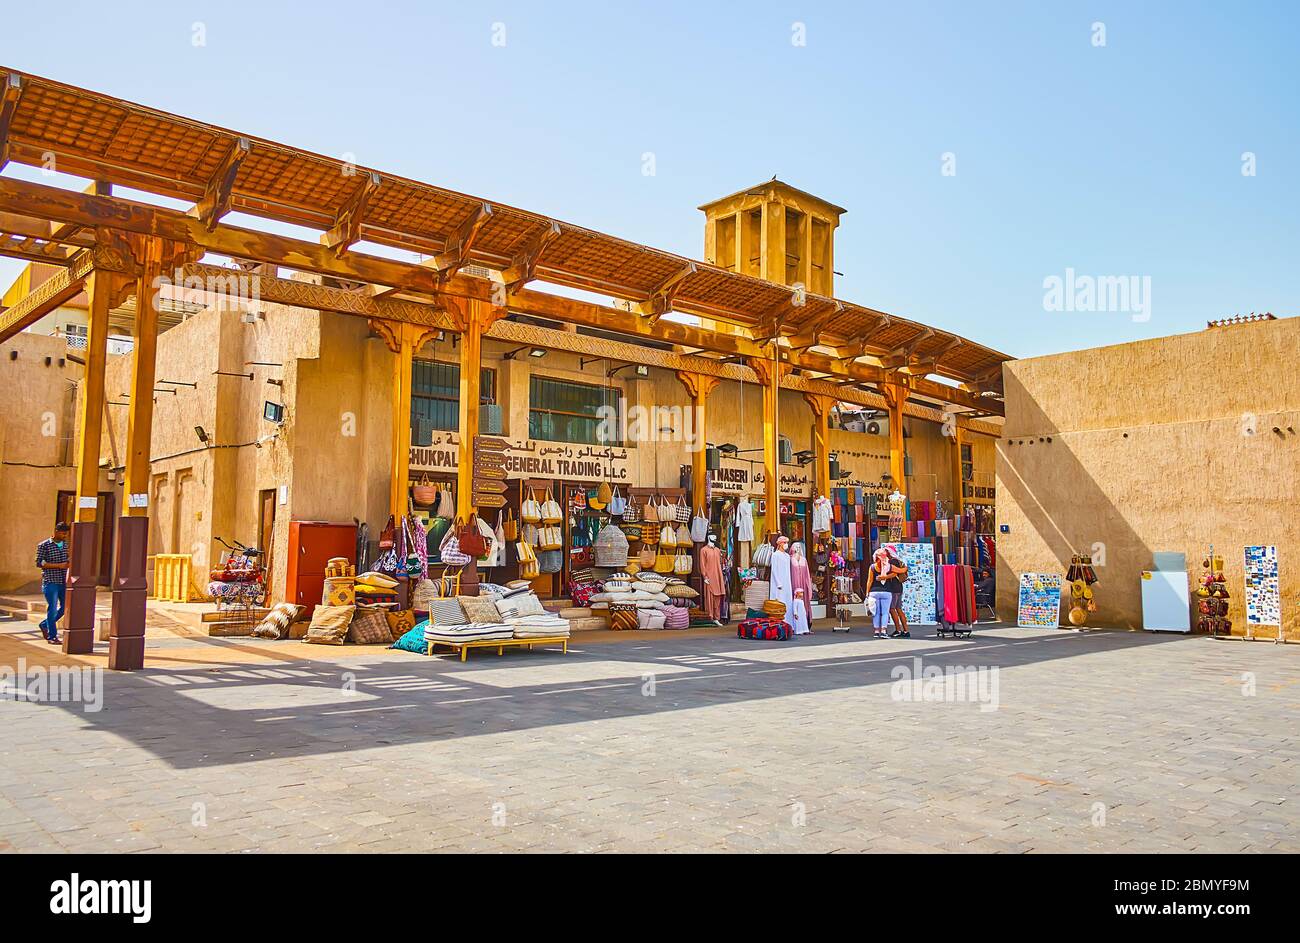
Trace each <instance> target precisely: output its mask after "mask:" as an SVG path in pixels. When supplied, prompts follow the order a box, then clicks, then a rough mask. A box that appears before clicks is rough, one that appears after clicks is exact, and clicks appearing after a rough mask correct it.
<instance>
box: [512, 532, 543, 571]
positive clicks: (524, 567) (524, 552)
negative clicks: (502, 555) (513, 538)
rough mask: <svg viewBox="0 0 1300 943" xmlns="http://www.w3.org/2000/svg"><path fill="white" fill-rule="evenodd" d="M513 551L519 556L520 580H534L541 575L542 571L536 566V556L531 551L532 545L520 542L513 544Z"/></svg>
mask: <svg viewBox="0 0 1300 943" xmlns="http://www.w3.org/2000/svg"><path fill="white" fill-rule="evenodd" d="M515 550H516V552H517V553H518V554H519V578H520V579H525V580H535V579H537V577H539V576H541V575H542V571H541V570H540V569H539V568H538V566H537V554H536V553H535V552H534V551H533V546H532V544H530V543H528V542H527V541H523V540H521V541H519V543H517V544H515Z"/></svg>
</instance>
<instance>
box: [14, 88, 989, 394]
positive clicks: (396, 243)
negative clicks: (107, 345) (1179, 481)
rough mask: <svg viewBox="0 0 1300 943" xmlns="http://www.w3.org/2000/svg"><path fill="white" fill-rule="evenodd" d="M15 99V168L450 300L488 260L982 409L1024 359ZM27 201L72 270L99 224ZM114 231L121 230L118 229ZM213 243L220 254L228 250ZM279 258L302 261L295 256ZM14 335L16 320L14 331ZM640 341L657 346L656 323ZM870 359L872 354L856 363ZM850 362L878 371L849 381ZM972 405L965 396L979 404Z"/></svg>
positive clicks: (523, 280)
mask: <svg viewBox="0 0 1300 943" xmlns="http://www.w3.org/2000/svg"><path fill="white" fill-rule="evenodd" d="M0 93H2V95H3V97H0V170H3V167H4V165H5V163H6V162H7V161H9V160H13V161H16V162H20V163H25V164H31V165H36V166H42V165H48V163H49V162H50V159H51V157H52V158H53V161H54V165H55V166H56V168H57V169H58V170H59V171H60V172H63V173H68V174H72V175H76V176H81V177H85V178H87V179H89V180H92V181H99V182H102V183H107V184H110V185H112V184H117V185H121V186H126V187H131V188H134V189H138V190H142V191H145V192H148V193H152V194H157V195H159V196H165V197H171V198H176V199H180V200H184V201H187V202H191V203H193V204H194V209H193V210H191V211H190V213H189V214H188V215H189V216H191V217H193V218H194V219H196V220H197V221H198V222H199V223H201V224H202V226H203V227H204V228H205V229H206V230H207V231H209V232H213V231H215V230H217V229H218V227H219V226H220V225H221V224H220V220H221V218H222V217H223V216H224V215H226V214H227V213H230V212H240V213H244V214H249V215H252V216H257V217H262V218H266V219H271V220H276V221H278V222H284V223H293V224H298V225H302V226H307V227H311V228H314V229H317V230H320V231H322V232H323V233H324V235H323V236H322V237H321V243H322V245H323V247H324V248H325V249H327V250H329V251H330V252H332V253H333V254H334V256H335V257H336V258H338V259H340V260H342V259H345V258H346V259H358V260H362V259H371V260H376V261H377V259H376V257H374V256H364V255H362V254H361V253H359V252H350V251H349V247H351V246H353V245H354V244H356V243H358V242H371V243H376V244H381V245H385V246H391V247H397V248H401V249H405V250H409V251H412V252H416V253H421V254H424V255H427V256H430V257H431V258H430V259H429V261H428V262H426V263H425V268H426V270H432V271H431V274H432V275H433V280H432V282H431V283H430V284H431V285H432V286H433V287H434V289H435V290H437V289H444V288H447V287H448V286H450V285H451V284H452V280H454V279H456V278H457V277H458V276H459V275H460V274H461V273H462V272H463V271H464V270H465V269H466V267H467V266H470V265H478V266H484V267H486V268H488V269H491V270H493V271H494V272H498V273H500V275H499V278H500V280H501V281H503V282H504V283H505V286H506V287H507V289H509V290H510V291H511V292H512V293H513V292H519V291H521V290H523V288H524V286H525V285H527V284H528V283H529V282H530V281H534V280H536V281H542V282H547V283H552V284H555V285H561V286H566V287H569V288H577V289H585V290H589V291H593V292H597V293H601V294H605V295H609V296H612V297H614V298H617V299H621V300H622V301H624V302H625V303H626V309H627V311H628V312H629V313H630V314H632V315H634V316H639V317H641V318H643V319H645V320H646V321H647V322H648V323H649V324H650V325H652V326H654V327H656V328H660V329H664V331H665V336H668V335H669V334H671V333H672V332H669V331H668V329H669V327H670V325H669V324H668V323H666V322H659V318H660V317H661V316H662V315H663V314H665V313H667V312H669V311H676V312H682V313H685V314H690V315H697V316H700V317H703V318H707V319H712V320H715V321H722V322H727V323H729V324H733V325H737V326H738V327H739V328H740V332H739V340H740V341H744V342H747V343H749V342H752V344H754V345H763V344H767V343H768V342H771V341H776V343H777V344H778V346H779V347H781V348H782V349H784V350H787V351H788V352H789V353H788V356H789V359H790V360H791V362H792V363H793V364H794V365H796V366H804V367H805V368H807V369H812V370H815V371H820V372H824V373H827V374H828V375H832V376H834V375H837V374H840V375H844V376H847V377H849V378H850V379H857V380H861V381H864V382H872V381H876V382H878V381H879V380H880V379H881V378H883V377H885V376H887V375H893V374H894V373H896V372H897V373H901V374H903V375H907V376H910V377H916V378H918V380H919V379H920V378H923V377H925V376H926V375H927V374H935V375H937V376H941V377H944V378H946V379H947V380H948V381H950V382H954V383H956V384H960V385H961V386H962V387H963V388H964V390H965V391H966V393H967V394H968V397H974V398H977V399H978V400H979V401H980V402H981V404H982V405H981V407H980V408H984V406H987V410H986V411H988V412H1000V411H1001V409H1000V403H999V402H997V400H996V399H994V398H993V397H992V396H980V395H979V394H982V393H987V394H993V393H996V392H998V391H999V390H1000V384H1001V365H1002V363H1003V362H1004V361H1006V360H1008V359H1010V358H1009V357H1008V356H1006V355H1005V354H1001V353H999V352H997V351H994V350H991V349H989V348H987V347H984V346H982V345H980V344H977V343H974V342H972V341H969V340H967V339H965V338H962V337H959V336H957V335H955V334H950V333H948V332H945V331H941V330H938V329H935V328H931V327H927V326H925V325H922V324H918V323H916V322H913V321H909V320H907V319H905V318H901V317H897V316H894V315H891V314H887V313H885V312H882V311H877V310H874V309H871V308H867V307H864V306H861V305H856V304H853V303H852V302H848V301H843V300H837V299H832V298H825V297H820V296H816V295H807V296H806V297H805V296H801V295H796V293H795V292H793V291H792V290H791V289H790V288H787V287H784V286H782V285H778V284H775V283H772V282H767V281H763V280H761V279H757V278H753V277H750V276H747V275H743V274H739V273H735V272H730V271H727V270H725V269H722V268H718V267H716V266H712V265H709V264H706V263H704V262H701V261H696V260H691V259H687V258H684V257H682V256H678V255H674V254H672V253H669V252H664V251H661V250H658V249H653V248H650V247H648V246H643V245H639V244H637V243H634V242H630V241H628V240H624V239H619V238H617V237H615V236H610V235H606V234H604V233H599V232H595V231H593V230H590V229H586V228H583V227H580V226H575V225H573V224H570V223H566V222H562V221H559V220H555V219H551V218H549V217H546V216H543V215H540V214H536V213H530V212H528V211H525V210H521V209H516V208H514V207H510V206H505V205H502V204H499V203H495V202H491V201H488V200H485V199H482V198H479V197H474V196H469V195H466V194H463V193H457V192H455V191H453V190H448V189H445V188H442V187H436V186H432V185H430V184H425V183H420V182H418V181H414V180H409V179H406V178H404V177H399V176H395V175H392V174H388V173H383V172H380V171H375V170H371V169H369V168H364V167H358V166H354V165H350V164H348V163H346V162H344V161H341V160H338V159H335V158H330V157H323V156H321V155H318V154H313V153H309V152H307V151H303V150H299V149H296V148H292V147H288V146H286V145H283V144H278V143H275V142H272V141H267V140H263V139H261V138H254V137H251V136H248V135H241V134H238V133H236V132H233V131H228V130H225V129H222V128H218V127H214V126H212V125H208V124H204V123H202V122H198V121H194V120H191V119H188V118H183V117H179V116H176V115H171V114H167V113H165V112H161V111H157V110H155V109H152V108H147V107H144V106H141V105H136V104H133V103H131V102H127V101H123V100H121V99H118V98H113V97H110V96H107V95H103V94H100V93H96V92H91V91H86V90H84V89H80V88H76V87H74V86H70V85H65V84H62V83H59V82H55V81H52V80H49V79H45V78H41V77H39V76H34V75H29V74H26V73H21V72H17V71H14V70H0ZM98 195H99V196H100V198H101V202H100V203H97V204H93V205H95V206H101V207H102V206H107V205H109V204H107V203H104V202H102V200H103V199H105V197H104V194H102V193H99V194H98ZM15 205H16V204H14V205H10V206H0V253H2V254H6V255H13V256H17V257H20V258H28V259H32V260H36V261H44V262H55V263H62V264H71V263H72V262H73V260H74V259H75V258H76V256H77V250H78V247H82V248H84V247H87V246H88V245H89V244H90V241H91V240H90V237H89V235H88V233H87V232H86V230H87V228H88V227H87V226H86V225H84V224H83V225H80V226H78V225H74V224H72V223H70V222H65V223H63V224H62V225H55V223H56V222H57V220H53V219H51V218H50V217H48V216H47V217H46V218H47V219H51V222H50V227H49V228H48V229H44V230H42V229H40V228H39V227H35V226H33V225H32V221H31V220H30V219H26V218H24V217H23V216H22V213H21V212H20V211H19V212H16V211H15V208H14V206H15ZM86 205H87V206H91V205H92V204H89V203H88V204H86ZM133 205H139V204H133ZM87 212H93V211H87ZM162 212H163V211H162V210H161V208H160V209H159V213H162ZM32 216H34V217H38V216H39V214H36V213H33V214H32ZM78 220H79V221H80V220H81V217H80V216H79V217H78ZM100 222H102V224H103V225H106V226H113V225H115V223H114V220H112V219H103V220H101V221H100ZM155 228H156V227H155ZM196 241H198V242H199V243H200V244H202V240H196ZM202 247H203V248H205V249H206V250H207V251H216V249H215V248H214V246H213V245H212V244H207V245H203V246H202ZM232 254H236V255H237V254H238V253H232ZM279 264H283V265H285V266H287V267H294V261H293V260H292V259H283V260H280V261H279ZM376 268H378V266H377V265H371V266H358V267H357V271H356V272H355V275H354V277H356V279H357V280H358V281H359V282H366V283H369V284H370V285H371V286H372V287H371V288H370V289H369V291H370V293H371V294H374V295H386V294H396V293H399V292H405V291H409V290H410V287H411V283H410V282H409V281H408V282H407V283H406V284H399V283H398V282H397V281H396V280H393V281H389V282H387V283H385V282H384V280H383V279H382V278H376V277H375V276H374V275H373V274H370V273H371V272H372V271H373V270H375V269H376ZM315 270H317V271H319V270H321V266H319V265H318V266H317V267H316V269H315ZM452 293H453V294H454V293H455V292H452ZM534 294H537V293H534ZM408 297H411V296H410V295H409V294H408ZM656 322H657V323H656ZM609 327H610V328H611V329H615V330H618V329H619V328H618V325H616V324H611V325H609ZM14 328H15V325H14V324H12V323H10V324H6V325H3V330H4V331H6V332H9V331H11V330H12V329H14ZM635 333H637V334H639V335H641V336H652V334H651V333H650V332H649V331H646V330H644V329H638V330H637V331H636V332H635ZM656 333H657V332H656ZM699 333H700V332H695V333H693V334H692V335H691V338H690V341H686V340H685V337H684V336H683V335H682V332H681V331H676V335H677V337H678V338H680V339H681V341H682V342H684V343H690V342H698V341H701V337H700V336H697V335H698V334H699ZM708 333H709V334H717V335H718V337H719V338H721V337H723V336H724V335H723V334H722V332H708ZM703 341H704V342H702V343H696V344H695V346H697V347H698V348H699V349H701V350H705V351H709V352H713V353H718V354H722V355H725V356H734V355H736V353H737V343H738V341H737V339H735V337H734V335H733V338H732V339H729V340H725V341H720V342H718V343H711V342H710V341H709V339H708V338H703ZM813 348H824V349H826V352H824V353H822V354H817V353H816V352H815V351H813ZM739 353H741V354H744V353H745V350H740V351H739ZM783 356H784V355H783ZM858 358H868V359H866V360H864V361H860V362H859V363H857V364H854V361H856V360H857V359H858ZM846 362H847V363H848V364H850V365H851V366H856V367H861V368H863V369H861V370H847V371H845V370H844V369H843V368H842V364H844V363H846ZM837 365H840V366H837ZM909 385H911V386H913V388H916V389H918V391H919V392H923V393H925V394H926V395H933V396H943V395H944V392H943V391H944V389H945V387H944V386H943V385H942V384H936V383H933V382H926V383H916V382H912V381H910V380H909ZM920 387H933V388H934V389H920ZM957 392H959V391H954V394H955V393H957ZM968 397H962V398H960V399H958V398H956V397H955V396H954V397H950V399H952V401H955V402H961V401H965V402H966V404H967V405H971V404H972V403H973V402H975V399H972V398H968Z"/></svg>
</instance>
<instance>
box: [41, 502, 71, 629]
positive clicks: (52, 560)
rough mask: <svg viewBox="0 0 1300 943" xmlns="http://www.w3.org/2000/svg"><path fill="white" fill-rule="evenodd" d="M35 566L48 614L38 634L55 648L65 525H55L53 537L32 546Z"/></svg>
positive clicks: (64, 571) (60, 615) (64, 578)
mask: <svg viewBox="0 0 1300 943" xmlns="http://www.w3.org/2000/svg"><path fill="white" fill-rule="evenodd" d="M36 565H37V566H38V567H40V570H41V592H42V593H43V594H44V595H45V605H46V606H47V607H48V611H47V612H46V614H45V619H44V620H43V621H42V622H41V632H43V633H44V634H45V641H47V642H49V643H50V644H51V645H58V644H59V620H60V619H62V618H63V594H64V590H65V588H66V586H67V580H68V525H67V524H65V523H63V522H62V521H59V523H57V524H55V525H54V536H53V537H50V538H48V539H47V540H42V541H41V542H40V543H39V544H37V546H36Z"/></svg>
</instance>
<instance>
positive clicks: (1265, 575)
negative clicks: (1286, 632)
mask: <svg viewBox="0 0 1300 943" xmlns="http://www.w3.org/2000/svg"><path fill="white" fill-rule="evenodd" d="M1255 625H1276V626H1279V627H1280V626H1281V625H1282V595H1281V589H1280V587H1279V585H1278V580H1277V547H1247V548H1246V626H1247V627H1248V628H1249V627H1250V626H1255Z"/></svg>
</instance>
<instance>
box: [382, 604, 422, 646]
mask: <svg viewBox="0 0 1300 943" xmlns="http://www.w3.org/2000/svg"><path fill="white" fill-rule="evenodd" d="M384 618H385V619H387V620H388V637H389V638H391V639H393V640H397V639H399V638H401V637H402V636H403V635H405V634H406V633H407V632H409V631H411V627H412V626H413V625H415V610H413V609H399V610H396V611H392V610H390V611H388V612H386V613H384Z"/></svg>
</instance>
